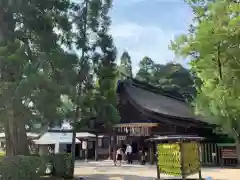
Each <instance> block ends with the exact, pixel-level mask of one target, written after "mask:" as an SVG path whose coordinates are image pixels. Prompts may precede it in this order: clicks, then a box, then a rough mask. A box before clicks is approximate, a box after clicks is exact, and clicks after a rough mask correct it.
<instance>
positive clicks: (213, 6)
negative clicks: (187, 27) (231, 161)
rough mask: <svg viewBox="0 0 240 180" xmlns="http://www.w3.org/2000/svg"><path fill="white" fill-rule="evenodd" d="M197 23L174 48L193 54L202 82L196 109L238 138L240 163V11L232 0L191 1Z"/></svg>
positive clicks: (194, 68)
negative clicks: (239, 60)
mask: <svg viewBox="0 0 240 180" xmlns="http://www.w3.org/2000/svg"><path fill="white" fill-rule="evenodd" d="M189 4H190V6H191V7H192V8H193V10H194V12H195V21H196V22H195V23H194V25H192V26H191V31H190V33H189V34H187V35H182V36H180V37H179V38H178V39H176V41H175V42H174V43H172V49H174V50H175V52H176V53H177V54H180V55H182V56H188V57H190V58H191V60H192V61H191V67H192V70H193V72H195V74H196V75H197V76H198V77H199V78H200V79H201V81H202V82H203V83H202V85H201V87H200V88H199V89H198V95H197V98H196V101H195V106H196V112H197V113H200V114H202V115H204V116H207V117H210V118H211V119H212V120H213V121H214V122H215V123H217V124H219V125H221V127H222V129H223V130H224V131H225V132H227V133H228V134H229V135H230V136H231V137H233V138H235V140H236V147H237V152H238V164H240V121H239V117H240V116H239V115H240V111H239V95H240V94H239V85H238V83H237V82H238V81H239V80H240V74H239V70H238V69H239V68H240V67H239V62H238V59H239V58H240V54H239V42H240V39H239V35H240V29H239V22H240V21H239V13H240V4H239V3H238V2H235V1H230V0H219V1H213V2H212V1H200V0H199V1H195V0H194V1H189Z"/></svg>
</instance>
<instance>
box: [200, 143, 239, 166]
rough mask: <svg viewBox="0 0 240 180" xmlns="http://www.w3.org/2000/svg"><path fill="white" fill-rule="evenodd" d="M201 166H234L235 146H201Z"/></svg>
mask: <svg viewBox="0 0 240 180" xmlns="http://www.w3.org/2000/svg"><path fill="white" fill-rule="evenodd" d="M201 160H202V165H203V166H236V165H237V154H236V147H235V144H217V143H202V144H201Z"/></svg>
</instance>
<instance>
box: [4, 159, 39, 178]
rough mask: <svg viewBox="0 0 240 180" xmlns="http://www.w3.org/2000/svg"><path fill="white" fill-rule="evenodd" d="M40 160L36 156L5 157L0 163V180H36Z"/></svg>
mask: <svg viewBox="0 0 240 180" xmlns="http://www.w3.org/2000/svg"><path fill="white" fill-rule="evenodd" d="M41 164H42V160H41V158H40V157H37V156H9V157H8V156H6V157H4V158H3V159H2V160H1V161H0V176H1V177H0V179H1V180H36V179H37V178H38V177H39V176H40V175H41V174H39V172H38V169H39V167H40V166H41Z"/></svg>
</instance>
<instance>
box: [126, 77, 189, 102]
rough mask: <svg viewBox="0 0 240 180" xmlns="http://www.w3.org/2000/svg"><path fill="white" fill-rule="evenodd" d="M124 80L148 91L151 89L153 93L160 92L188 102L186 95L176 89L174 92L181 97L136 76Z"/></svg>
mask: <svg viewBox="0 0 240 180" xmlns="http://www.w3.org/2000/svg"><path fill="white" fill-rule="evenodd" d="M124 81H125V82H128V83H129V82H130V83H131V84H133V85H135V86H137V87H139V88H142V89H144V90H147V91H150V92H153V93H156V94H160V95H163V96H167V97H169V98H172V99H175V100H178V101H181V102H184V103H186V100H185V99H184V97H183V96H182V95H181V94H180V93H179V92H176V91H175V92H174V93H175V94H177V95H178V96H179V97H177V96H176V95H174V94H173V93H171V91H168V90H164V89H163V88H160V87H156V86H154V85H151V84H149V83H147V82H144V81H139V80H137V79H135V78H131V79H126V80H124Z"/></svg>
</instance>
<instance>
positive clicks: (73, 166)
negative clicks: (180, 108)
mask: <svg viewBox="0 0 240 180" xmlns="http://www.w3.org/2000/svg"><path fill="white" fill-rule="evenodd" d="M75 152H76V130H75V127H74V126H73V133H72V146H71V156H72V158H71V175H72V177H74V168H75V159H76V154H75Z"/></svg>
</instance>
